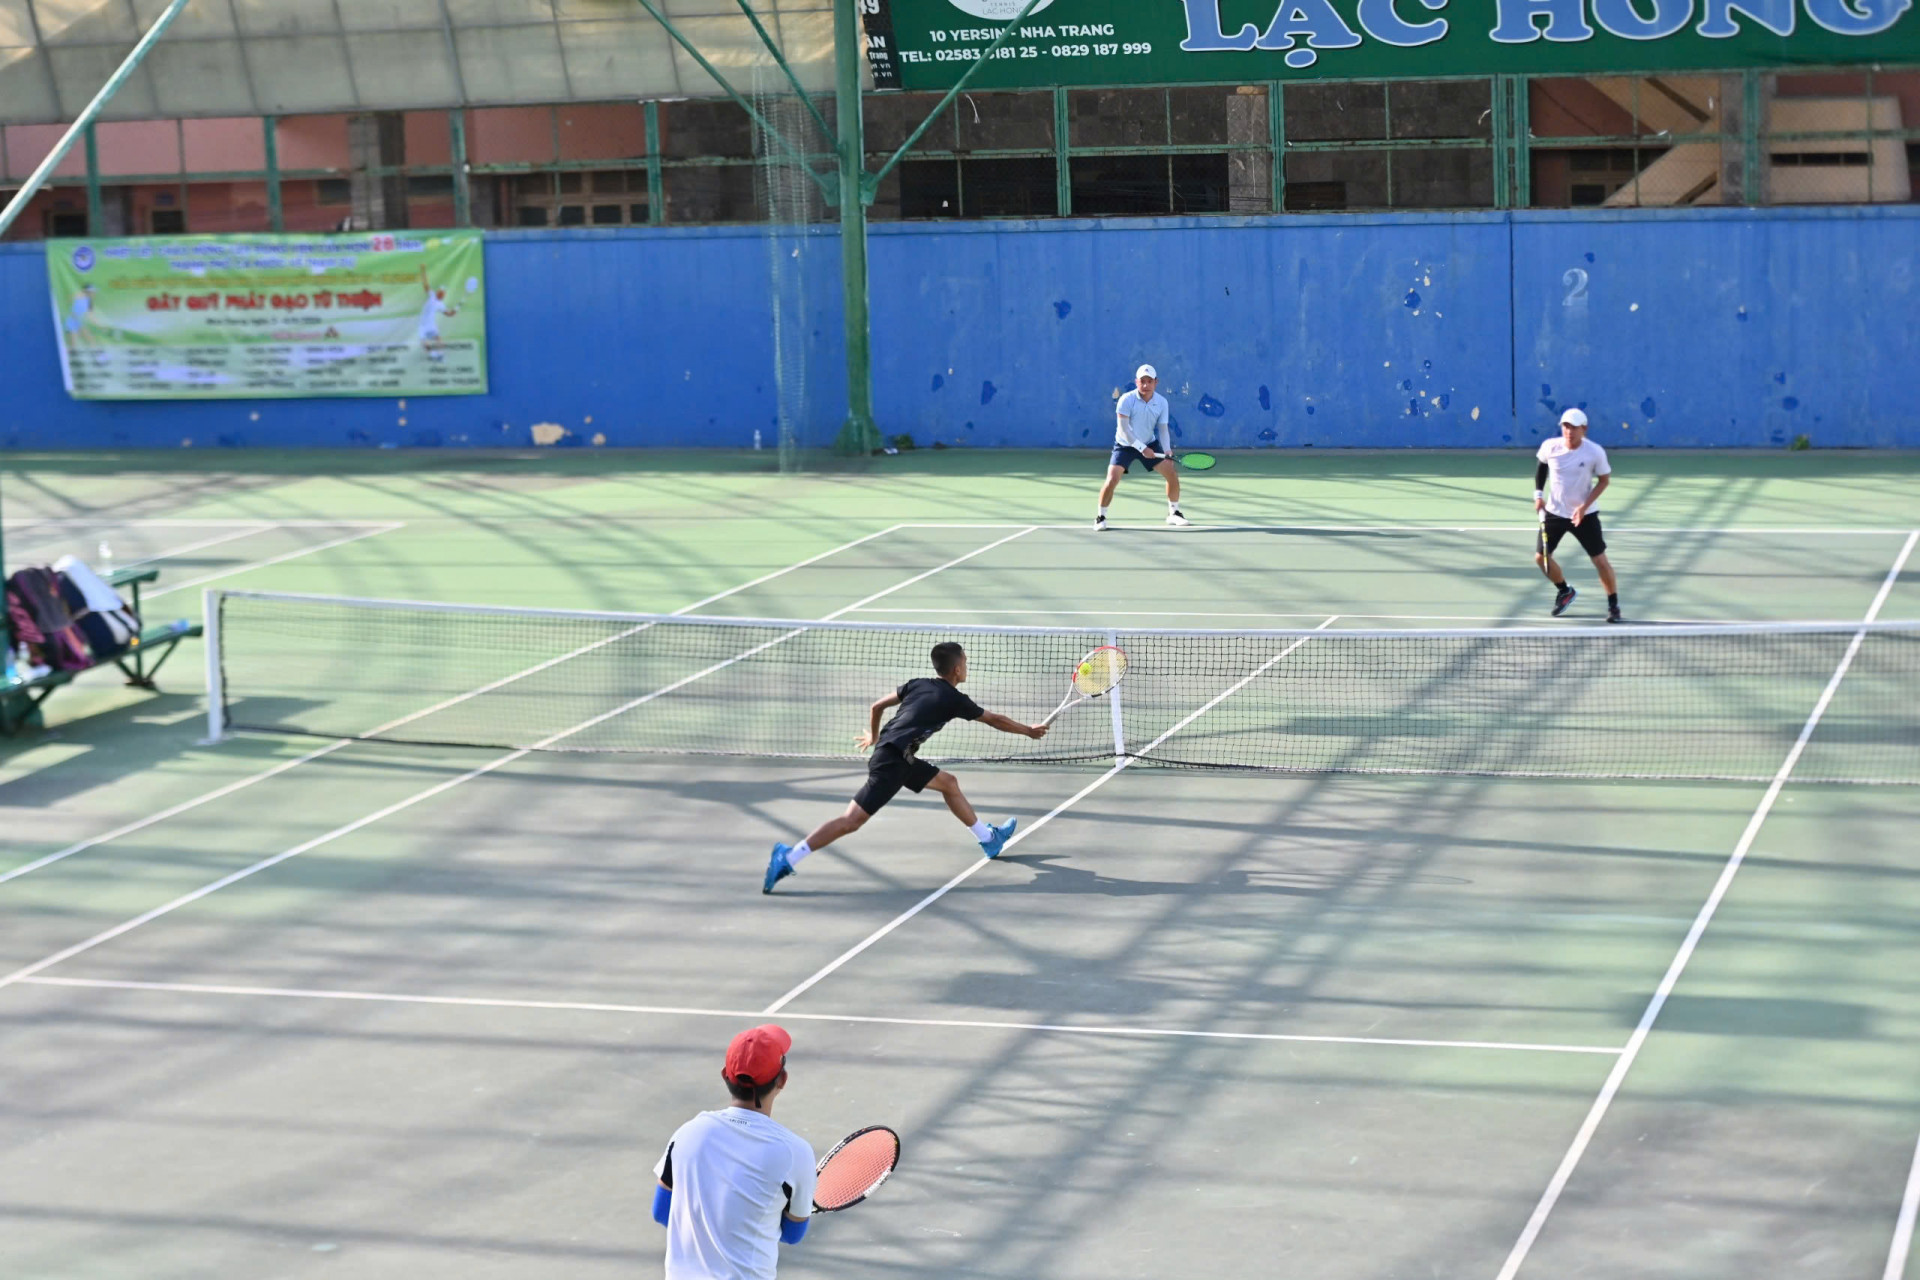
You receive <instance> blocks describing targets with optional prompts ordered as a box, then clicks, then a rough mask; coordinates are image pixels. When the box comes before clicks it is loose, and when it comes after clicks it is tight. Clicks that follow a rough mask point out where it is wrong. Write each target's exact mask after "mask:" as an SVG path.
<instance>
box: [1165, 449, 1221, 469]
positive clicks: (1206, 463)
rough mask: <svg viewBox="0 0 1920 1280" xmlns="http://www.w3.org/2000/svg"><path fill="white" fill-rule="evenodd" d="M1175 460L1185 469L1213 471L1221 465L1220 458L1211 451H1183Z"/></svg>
mask: <svg viewBox="0 0 1920 1280" xmlns="http://www.w3.org/2000/svg"><path fill="white" fill-rule="evenodd" d="M1175 461H1176V462H1178V463H1179V464H1180V468H1181V470H1183V471H1211V470H1213V469H1214V468H1215V467H1217V466H1219V465H1220V459H1218V458H1216V457H1214V456H1213V455H1212V454H1210V453H1183V454H1181V455H1180V456H1179V457H1178V458H1176V459H1175Z"/></svg>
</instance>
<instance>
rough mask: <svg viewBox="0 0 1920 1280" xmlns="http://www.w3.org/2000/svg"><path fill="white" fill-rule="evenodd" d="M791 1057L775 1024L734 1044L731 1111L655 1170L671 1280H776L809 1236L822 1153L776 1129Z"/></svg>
mask: <svg viewBox="0 0 1920 1280" xmlns="http://www.w3.org/2000/svg"><path fill="white" fill-rule="evenodd" d="M792 1047H793V1037H792V1036H790V1035H788V1034H787V1033H786V1031H785V1030H784V1029H782V1028H780V1027H776V1026H774V1025H773V1024H772V1023H768V1024H767V1025H765V1026H760V1027H754V1028H753V1029H752V1030H750V1031H742V1032H741V1033H740V1034H739V1035H737V1036H735V1037H734V1038H733V1043H732V1044H730V1045H728V1046H727V1064H726V1066H725V1068H724V1069H722V1071H721V1073H720V1075H721V1079H723V1080H725V1081H726V1082H727V1092H729V1093H731V1094H732V1095H733V1103H732V1105H730V1106H728V1107H725V1108H723V1109H722V1110H719V1111H702V1112H701V1113H700V1114H699V1115H697V1116H695V1117H694V1118H693V1119H691V1120H689V1121H687V1122H686V1123H685V1124H683V1125H681V1126H680V1127H679V1128H678V1129H677V1130H675V1131H674V1134H673V1140H672V1141H671V1142H669V1143H667V1150H666V1154H665V1155H663V1156H661V1157H660V1163H659V1164H656V1165H655V1166H654V1167H653V1173H654V1176H655V1177H656V1178H658V1179H659V1180H660V1185H659V1186H658V1187H656V1188H655V1189H654V1193H653V1220H654V1221H655V1222H658V1223H659V1224H660V1225H662V1226H664V1227H665V1228H666V1229H667V1273H666V1280H774V1271H775V1269H776V1268H777V1267H778V1265H779V1261H780V1258H779V1255H780V1246H781V1245H782V1244H799V1243H800V1240H801V1238H802V1237H804V1236H805V1235H806V1234H807V1223H808V1222H809V1220H810V1219H809V1216H808V1215H810V1214H811V1213H812V1212H813V1190H814V1160H813V1148H812V1147H810V1146H808V1145H807V1142H806V1139H804V1138H802V1137H801V1136H800V1135H799V1134H797V1133H794V1132H793V1131H792V1130H791V1129H788V1128H787V1127H786V1126H785V1125H781V1124H776V1123H774V1119H773V1102H774V1099H775V1098H778V1097H779V1096H780V1091H781V1090H782V1089H784V1088H786V1087H787V1050H788V1049H791V1048H792Z"/></svg>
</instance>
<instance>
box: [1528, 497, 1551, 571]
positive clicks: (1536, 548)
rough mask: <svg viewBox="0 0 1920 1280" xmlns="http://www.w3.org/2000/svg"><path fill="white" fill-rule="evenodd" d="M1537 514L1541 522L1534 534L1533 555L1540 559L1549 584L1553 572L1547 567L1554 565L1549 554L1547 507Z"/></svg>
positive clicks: (1541, 567) (1541, 569) (1541, 568)
mask: <svg viewBox="0 0 1920 1280" xmlns="http://www.w3.org/2000/svg"><path fill="white" fill-rule="evenodd" d="M1535 514H1536V515H1538V516H1539V517H1540V520H1539V525H1538V527H1537V528H1536V529H1535V530H1534V534H1533V553H1534V555H1536V556H1538V557H1539V558H1540V559H1539V564H1540V572H1541V574H1542V575H1543V576H1544V577H1545V578H1546V580H1547V581H1548V582H1552V581H1553V570H1552V569H1550V568H1548V567H1547V566H1548V565H1550V564H1552V563H1553V562H1552V560H1551V558H1550V557H1549V556H1548V554H1547V509H1546V508H1545V507H1542V508H1540V510H1539V511H1538V512H1536V513H1535Z"/></svg>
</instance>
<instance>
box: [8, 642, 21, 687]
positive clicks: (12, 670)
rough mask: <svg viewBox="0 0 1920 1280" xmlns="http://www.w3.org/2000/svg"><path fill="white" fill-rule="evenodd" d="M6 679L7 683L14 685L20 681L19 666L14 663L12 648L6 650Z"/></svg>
mask: <svg viewBox="0 0 1920 1280" xmlns="http://www.w3.org/2000/svg"><path fill="white" fill-rule="evenodd" d="M6 681H7V683H8V684H9V685H16V684H19V683H20V668H19V667H17V666H15V665H14V662H13V650H11V649H8V650H7V675H6Z"/></svg>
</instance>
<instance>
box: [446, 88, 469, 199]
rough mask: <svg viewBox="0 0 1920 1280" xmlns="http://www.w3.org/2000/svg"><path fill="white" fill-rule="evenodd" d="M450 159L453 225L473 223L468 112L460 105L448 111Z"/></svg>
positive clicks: (448, 148)
mask: <svg viewBox="0 0 1920 1280" xmlns="http://www.w3.org/2000/svg"><path fill="white" fill-rule="evenodd" d="M447 150H448V156H447V158H448V160H450V161H451V162H452V164H453V225H454V226H456V227H470V226H472V225H473V189H472V187H471V185H470V183H469V179H468V176H467V113H466V112H465V111H464V110H462V109H461V108H459V107H455V108H454V109H453V110H451V111H449V112H447Z"/></svg>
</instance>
